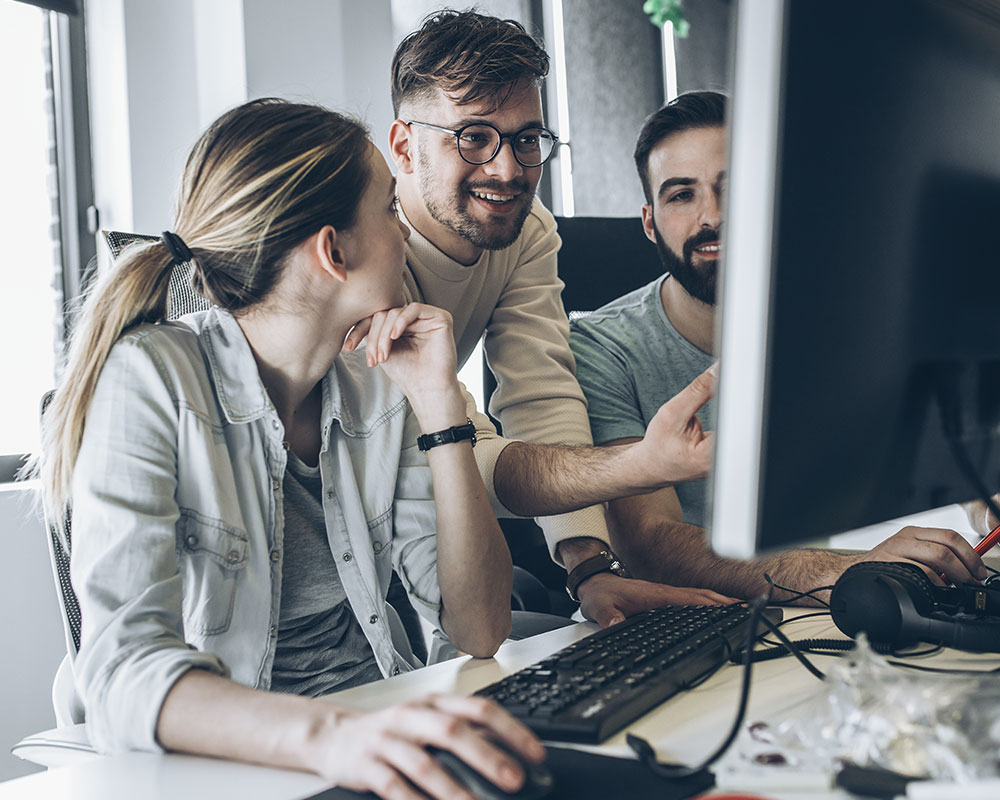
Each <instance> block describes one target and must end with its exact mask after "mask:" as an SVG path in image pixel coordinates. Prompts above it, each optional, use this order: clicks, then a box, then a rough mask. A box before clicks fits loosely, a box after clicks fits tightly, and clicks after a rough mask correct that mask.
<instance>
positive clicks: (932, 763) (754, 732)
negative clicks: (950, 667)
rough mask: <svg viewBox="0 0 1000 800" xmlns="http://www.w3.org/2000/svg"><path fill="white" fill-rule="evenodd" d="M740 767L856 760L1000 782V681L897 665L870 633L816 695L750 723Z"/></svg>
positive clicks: (793, 767)
mask: <svg viewBox="0 0 1000 800" xmlns="http://www.w3.org/2000/svg"><path fill="white" fill-rule="evenodd" d="M736 760H738V761H742V768H743V769H747V768H750V769H758V768H759V769H765V768H768V769H773V768H775V767H781V768H784V769H788V770H789V771H823V772H826V773H828V774H829V773H831V772H835V771H837V770H838V769H839V768H840V766H841V765H842V764H844V763H846V762H851V763H854V764H858V765H859V766H878V767H883V768H885V769H890V770H892V771H894V772H899V773H903V774H905V775H911V776H914V777H926V778H935V779H941V780H951V781H957V782H963V781H969V780H974V779H978V778H987V777H996V776H1000V674H984V675H968V674H964V675H962V674H954V675H953V674H942V673H930V672H921V671H918V670H911V669H906V668H902V667H896V666H893V665H891V664H889V663H888V662H887V661H886V659H885V658H883V657H882V656H879V655H878V654H876V653H875V652H874V651H873V650H872V649H871V647H870V646H869V644H868V641H867V639H866V638H865V637H864V635H863V634H862V635H859V636H858V639H857V648H856V649H855V650H854V651H853V652H852V653H851V655H850V656H848V657H847V658H844V659H841V660H838V661H837V662H835V663H834V664H832V665H831V666H830V667H829V669H828V670H827V677H826V680H825V681H824V682H823V684H822V686H821V687H820V689H819V691H817V692H816V693H815V694H814V695H812V696H810V697H809V698H807V699H806V700H804V701H802V702H801V703H799V704H797V705H795V706H793V707H792V708H790V709H788V710H787V711H786V712H785V713H784V714H783V715H781V718H780V719H775V720H768V721H762V722H752V723H750V724H749V725H748V726H747V728H746V729H745V730H744V732H743V734H742V735H741V737H740V740H739V748H738V757H737V759H736Z"/></svg>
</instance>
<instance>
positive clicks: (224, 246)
mask: <svg viewBox="0 0 1000 800" xmlns="http://www.w3.org/2000/svg"><path fill="white" fill-rule="evenodd" d="M370 148H371V144H370V142H369V139H368V134H367V131H366V130H365V128H364V127H363V126H362V125H361V124H360V123H359V122H356V121H355V120H353V119H349V118H347V117H344V116H342V115H340V114H337V113H336V112H333V111H330V110H328V109H325V108H321V107H320V106H313V105H302V104H296V103H289V102H286V101H284V100H276V99H262V100H254V101H252V102H249V103H245V104H244V105H242V106H239V107H238V108H235V109H233V110H232V111H229V112H227V113H225V114H223V115H222V116H221V117H219V119H217V120H216V121H215V122H214V123H212V125H211V126H210V127H209V129H208V130H207V131H205V133H204V134H202V136H201V138H200V139H199V140H198V142H197V144H195V146H194V149H193V150H192V151H191V155H190V156H189V157H188V160H187V165H186V166H185V168H184V178H183V180H182V182H181V191H180V196H179V200H178V204H177V212H176V217H175V222H174V226H173V231H174V233H175V234H176V235H177V236H179V237H180V238H181V239H182V240H183V242H184V244H185V245H186V246H187V248H188V249H189V250H190V251H191V253H192V255H193V261H192V266H193V270H194V273H193V278H192V283H193V284H194V287H195V289H196V290H197V291H198V292H199V293H201V294H202V295H204V296H205V297H207V298H208V299H209V300H211V301H212V302H213V303H215V304H216V305H219V306H221V307H222V308H224V309H226V310H228V311H231V312H234V313H237V312H239V311H241V310H242V309H245V308H249V307H250V306H253V305H254V304H255V303H259V302H260V301H262V300H263V299H264V298H265V297H266V296H267V294H268V293H269V292H270V291H271V289H272V288H273V287H274V285H275V283H276V282H277V280H278V278H279V277H280V275H281V272H282V269H283V267H284V265H285V260H286V257H287V256H288V253H289V252H290V251H291V250H292V249H294V248H295V247H297V246H298V245H300V244H301V243H302V242H304V241H305V240H306V239H308V238H309V237H310V236H311V235H312V234H314V233H315V232H316V231H318V230H319V229H320V228H322V227H323V226H324V225H333V226H334V227H335V228H337V229H338V230H340V229H345V230H346V229H348V228H350V227H351V226H352V225H353V224H354V222H355V220H356V218H357V215H358V207H359V205H360V201H361V197H362V195H363V194H364V191H365V189H366V188H367V186H368V182H369V180H370V177H371V175H370V172H371V170H370V167H369V163H368V154H369V152H370ZM173 266H174V257H173V255H172V254H171V253H170V251H169V250H168V248H167V245H166V243H165V242H164V241H162V240H157V241H156V242H152V243H150V244H147V245H136V246H133V247H131V248H129V249H128V250H126V251H125V252H123V253H122V255H121V257H120V258H119V259H118V261H116V262H115V264H114V265H113V266H112V268H111V269H109V270H107V271H106V272H105V273H103V274H102V275H100V276H99V277H98V280H97V283H96V285H95V286H94V287H93V288H92V290H91V291H90V294H89V295H88V297H87V300H86V302H85V303H84V306H83V309H82V313H81V316H80V319H79V321H78V322H77V325H76V328H75V330H74V332H73V336H72V338H71V340H70V349H69V357H68V360H67V365H66V368H65V370H64V373H63V378H62V381H61V383H60V386H59V389H58V390H57V391H56V394H55V398H54V399H53V401H52V404H51V406H50V407H49V409H48V411H47V412H46V414H45V423H44V425H43V433H42V436H43V439H42V453H41V456H40V457H39V458H38V459H36V461H35V462H34V463H33V466H32V470H35V469H37V470H39V472H40V474H41V478H42V484H43V496H44V503H45V507H46V511H47V513H48V515H49V518H50V519H62V518H63V514H64V513H65V510H66V508H67V507H68V504H69V488H70V481H71V479H72V475H73V469H74V467H75V464H76V457H77V455H78V453H79V450H80V442H81V441H82V439H83V428H84V424H85V421H86V420H85V415H86V411H87V408H88V406H89V405H90V400H91V398H92V397H93V394H94V389H95V387H96V386H97V380H98V378H99V376H100V374H101V370H102V369H103V367H104V363H105V361H106V360H107V357H108V354H109V353H110V352H111V348H112V347H113V346H114V345H115V342H117V341H118V339H119V338H120V337H121V335H122V333H123V332H124V331H126V330H128V329H129V328H131V327H132V326H134V325H137V324H139V323H141V322H159V321H161V320H163V319H165V318H166V312H167V289H168V285H169V282H170V274H171V271H172V270H173Z"/></svg>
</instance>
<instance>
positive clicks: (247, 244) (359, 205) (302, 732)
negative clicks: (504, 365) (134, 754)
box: [39, 100, 543, 798]
mask: <svg viewBox="0 0 1000 800" xmlns="http://www.w3.org/2000/svg"><path fill="white" fill-rule="evenodd" d="M405 236H406V228H405V226H403V225H401V224H400V223H399V222H398V221H397V218H396V213H395V188H394V180H393V179H392V177H391V175H390V173H389V170H388V169H387V167H386V165H385V162H384V161H383V159H382V157H381V156H380V155H379V154H378V151H377V150H376V149H375V148H374V147H373V146H372V144H371V143H370V141H369V140H368V138H367V135H366V133H365V131H364V130H363V128H362V127H361V126H360V125H358V124H357V123H356V122H353V121H351V120H348V119H345V118H344V117H342V116H340V115H338V114H336V113H334V112H331V111H328V110H326V109H322V108H319V107H315V106H308V105H296V104H291V103H287V102H283V101H277V100H261V101H255V102H251V103H247V104H246V105H243V106H241V107H239V108H237V109H235V110H233V111H231V112H229V113H227V114H225V115H224V116H222V117H221V118H220V119H219V120H218V121H217V122H216V123H215V124H213V125H212V126H211V128H209V130H208V131H207V132H206V133H205V134H204V135H203V136H202V137H201V139H200V140H199V141H198V143H197V144H196V146H195V147H194V150H193V151H192V153H191V155H190V157H189V159H188V162H187V166H186V169H185V173H184V179H183V183H182V187H181V192H180V198H179V203H178V211H177V216H176V224H175V227H174V230H173V231H171V232H167V233H165V234H164V236H163V239H162V241H161V242H160V243H156V244H152V245H149V246H147V247H144V248H142V249H139V250H135V251H132V252H131V253H129V254H127V255H126V256H125V257H124V258H122V259H121V260H120V261H119V263H118V264H116V265H115V267H114V268H112V269H111V270H110V271H109V272H108V273H107V274H106V275H104V276H103V277H102V278H101V280H100V282H99V284H98V286H97V287H96V288H95V290H94V291H93V292H92V294H91V296H90V297H89V299H88V301H87V303H86V305H85V307H84V312H83V314H82V317H81V320H80V322H79V324H78V326H77V330H76V333H75V335H74V338H73V342H72V345H71V348H70V356H69V364H68V368H67V370H66V374H65V379H64V381H63V382H62V385H61V386H60V387H59V389H58V390H57V393H56V397H55V400H54V401H53V404H52V406H51V407H50V409H49V411H48V413H47V414H46V420H45V423H46V424H45V431H44V434H45V439H44V446H43V452H42V456H41V458H40V461H39V466H40V474H41V477H42V480H43V486H44V494H45V503H46V507H47V511H48V513H49V514H51V515H53V518H58V517H59V516H60V515H61V514H62V513H64V512H65V511H66V510H67V509H71V510H72V515H73V542H72V557H71V574H72V580H73V587H74V589H75V590H76V593H77V596H78V598H79V601H80V608H81V612H82V639H81V644H80V649H79V653H78V654H77V656H76V659H75V662H74V665H73V667H74V668H73V672H74V677H75V683H76V688H77V692H78V694H79V700H80V701H81V702H82V706H83V709H84V710H85V718H86V722H87V726H88V731H89V734H90V737H91V740H92V742H93V743H94V745H95V746H96V747H97V748H98V749H99V750H101V751H110V752H113V751H120V750H125V749H143V750H152V751H157V750H160V749H165V750H177V751H185V752H191V753H202V754H208V755H215V756H222V757H225V758H234V759H240V760H247V761H254V762H259V763H264V764H270V765H274V766H283V767H292V768H297V769H303V770H310V771H314V772H317V773H319V774H321V775H323V776H325V777H327V778H330V779H331V780H333V781H335V782H336V783H338V784H339V785H342V786H345V787H349V788H352V789H357V790H372V791H375V792H377V793H379V794H381V795H382V796H385V797H417V796H423V794H421V793H424V794H427V795H431V796H433V797H441V798H444V797H449V798H451V797H466V796H467V794H466V793H465V792H463V791H462V790H461V789H460V788H459V787H458V785H457V784H456V783H455V782H454V781H453V780H452V779H451V778H450V777H449V776H448V774H446V773H445V772H444V771H443V770H442V769H441V768H440V767H439V766H438V765H437V764H436V762H434V761H432V760H431V759H430V758H429V757H428V755H427V753H426V751H425V750H424V747H423V746H424V745H427V744H431V745H435V746H439V747H443V748H447V749H450V750H452V751H454V752H455V753H456V754H457V755H459V756H460V757H461V758H462V759H464V760H465V761H467V762H468V763H470V764H472V765H473V766H474V767H476V768H477V769H479V770H480V771H481V772H482V773H484V774H485V775H487V776H488V777H490V778H491V779H492V780H494V781H495V782H496V783H497V784H499V785H501V786H503V787H505V788H509V789H515V788H517V787H518V786H519V785H520V784H521V781H522V778H523V776H522V773H521V770H520V768H519V767H518V766H517V764H516V762H515V761H514V760H513V759H511V758H510V757H509V756H508V755H507V754H505V753H503V752H502V751H501V749H499V748H497V747H495V746H494V745H493V744H492V743H491V742H490V741H489V739H490V738H494V739H496V740H499V741H501V742H504V743H505V744H506V746H507V747H508V748H509V749H511V750H512V751H514V752H517V753H519V754H520V755H521V756H522V757H524V758H525V759H527V760H529V761H535V762H537V761H539V760H540V759H541V758H542V757H543V750H542V748H541V745H540V744H539V743H538V741H537V740H536V739H535V738H534V736H532V735H531V734H530V733H529V732H528V731H527V730H526V729H525V728H523V727H522V726H521V725H520V724H519V723H517V722H515V721H514V720H513V719H512V718H511V717H509V716H508V715H507V714H506V713H505V712H503V711H502V710H501V709H500V708H499V707H497V706H494V705H492V704H490V703H487V702H483V701H481V700H480V699H479V698H467V697H441V696H438V697H428V698H425V699H423V700H420V701H418V702H414V703H410V704H407V705H405V706H401V707H396V708H392V709H389V710H387V711H382V712H376V713H364V714H363V713H358V712H354V711H349V710H346V709H344V708H339V707H338V706H337V705H335V704H333V703H329V702H320V701H317V700H315V699H314V697H315V696H317V695H321V694H326V693H329V692H330V691H333V690H335V689H341V688H345V687H347V686H352V685H356V684H359V683H363V682H365V681H369V680H372V679H375V678H378V677H381V676H384V675H390V674H395V673H397V672H399V671H403V670H408V669H411V668H412V667H413V666H414V665H413V664H411V663H409V662H408V661H407V658H406V657H405V656H404V655H403V654H402V653H401V652H400V649H399V648H396V647H394V645H393V641H394V626H393V614H392V610H391V608H390V607H388V606H387V605H386V604H385V593H386V588H387V586H388V583H389V576H390V572H391V570H392V569H393V568H394V567H395V568H396V570H397V571H398V573H399V575H400V576H401V578H402V581H403V584H404V586H405V587H406V589H407V591H408V593H409V594H410V597H411V599H412V601H413V603H414V605H415V606H416V607H417V609H418V611H420V613H422V614H423V615H424V616H425V617H426V618H428V619H430V620H431V621H432V622H433V623H434V624H435V625H438V626H439V627H440V628H441V629H442V630H443V631H444V632H445V633H446V634H447V635H448V636H449V637H450V638H451V640H452V641H453V642H454V644H455V645H456V646H457V647H458V648H460V649H462V650H465V651H467V652H469V653H472V654H474V655H478V656H489V655H492V654H493V653H494V652H495V651H496V648H497V647H498V646H499V644H500V642H501V641H502V640H503V639H504V638H505V636H506V635H507V633H508V631H509V628H510V610H509V601H510V589H511V564H510V555H509V553H508V552H507V549H506V545H505V543H504V540H503V537H502V535H501V533H500V530H499V528H498V526H497V524H496V520H495V518H494V516H493V514H492V512H491V509H490V507H489V504H488V501H487V496H486V492H485V490H484V487H483V485H482V481H481V478H480V477H479V473H478V471H477V469H476V466H475V462H474V460H473V452H472V447H473V441H472V440H471V439H470V438H463V437H466V436H467V435H468V433H469V430H468V426H467V418H466V411H465V404H464V401H463V396H462V393H461V391H460V387H459V385H458V382H457V379H456V377H455V347H454V343H453V338H452V332H451V319H450V317H449V315H448V314H447V313H446V312H443V311H440V310H438V309H435V308H432V307H429V306H424V305H420V304H411V305H407V306H403V305H402V291H403V275H402V270H403V267H404V260H403V258H404V257H403V242H404V238H405ZM189 259H190V260H191V261H192V262H193V265H194V283H195V288H196V289H197V290H198V291H200V292H201V293H202V294H203V295H204V296H206V297H207V298H208V299H210V300H211V301H212V302H213V303H214V305H215V307H214V308H212V309H211V310H209V311H207V312H200V313H197V314H191V315H188V316H187V317H184V318H183V319H181V320H180V321H177V322H167V321H166V320H165V306H166V293H167V285H168V280H169V275H170V271H171V269H172V267H173V266H174V264H175V263H176V262H179V261H184V260H189ZM362 340H365V346H364V349H363V350H362V349H360V348H359V345H360V344H361V342H362ZM355 350H357V352H354V351H355ZM438 432H447V433H444V434H443V435H442V436H439V437H431V439H432V440H433V441H430V442H428V441H426V440H424V441H422V443H421V447H419V448H418V444H417V440H418V436H420V435H421V434H433V433H438ZM428 444H430V445H431V446H430V448H429V449H426V450H424V449H423V448H425V447H426V446H427V445H428ZM395 635H396V641H397V642H398V641H399V638H398V632H396V633H395ZM266 690H270V691H266Z"/></svg>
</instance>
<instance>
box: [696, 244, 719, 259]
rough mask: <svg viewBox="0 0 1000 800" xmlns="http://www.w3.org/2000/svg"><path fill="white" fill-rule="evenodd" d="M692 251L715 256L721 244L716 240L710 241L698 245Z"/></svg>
mask: <svg viewBox="0 0 1000 800" xmlns="http://www.w3.org/2000/svg"><path fill="white" fill-rule="evenodd" d="M694 251H695V252H696V253H698V254H700V255H706V256H717V255H718V254H719V253H720V252H721V251H722V245H720V244H719V243H718V242H710V243H708V244H703V245H699V246H698V247H696V248H694Z"/></svg>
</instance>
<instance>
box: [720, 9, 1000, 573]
mask: <svg viewBox="0 0 1000 800" xmlns="http://www.w3.org/2000/svg"><path fill="white" fill-rule="evenodd" d="M732 87H733V99H732V121H731V141H730V145H731V147H730V178H729V194H728V211H727V215H726V220H727V223H726V224H727V229H726V231H725V232H724V244H725V254H726V255H725V261H724V264H723V271H722V274H721V308H720V313H719V314H718V318H719V324H720V330H719V331H718V332H717V336H718V338H717V341H718V342H719V343H720V349H719V353H720V366H721V369H720V380H719V392H718V417H717V445H716V462H715V470H714V475H713V479H712V480H713V485H712V490H711V491H712V499H713V502H712V512H711V518H710V520H711V521H710V528H711V541H712V546H713V548H714V549H716V550H717V551H718V552H720V553H722V554H725V555H733V556H741V557H746V556H750V555H752V554H754V553H756V552H762V551H767V550H770V549H773V548H778V547H783V546H787V545H789V544H792V543H798V542H802V541H808V540H816V539H819V538H821V537H825V536H828V535H830V534H832V533H836V532H840V531H846V530H851V529H854V528H857V527H861V526H864V525H867V524H871V523H875V522H880V521H884V520H889V519H895V518H897V517H900V516H903V515H906V514H911V513H915V512H918V511H921V510H925V509H929V508H935V507H940V506H943V505H947V504H949V503H953V502H961V501H965V500H969V499H972V498H974V497H977V496H981V494H980V493H981V492H982V491H984V490H985V489H986V487H988V488H989V490H990V491H991V492H993V491H997V490H998V489H1000V3H997V2H975V1H974V0H968V1H967V2H966V1H964V0H950V2H930V1H929V0H877V2H872V0H849V1H848V2H840V3H836V4H833V5H831V4H829V3H816V2H801V1H799V2H795V1H794V0H787V1H785V2H783V1H782V0H753V2H747V0H744V2H742V3H740V4H739V10H738V16H737V29H736V49H735V69H734V80H733V83H732Z"/></svg>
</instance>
